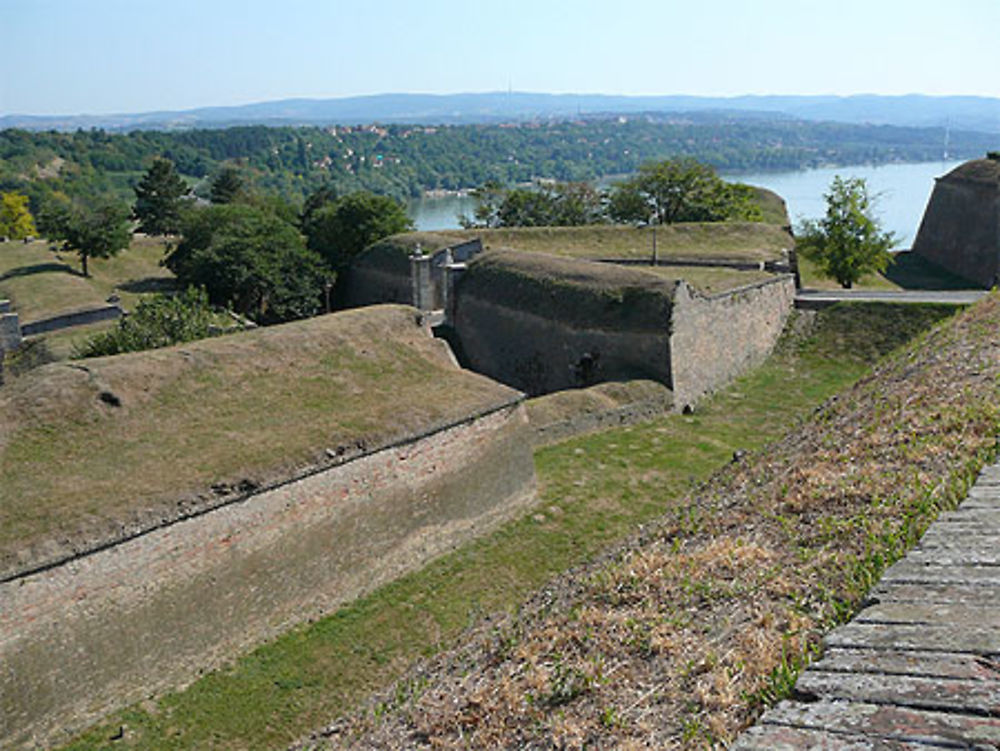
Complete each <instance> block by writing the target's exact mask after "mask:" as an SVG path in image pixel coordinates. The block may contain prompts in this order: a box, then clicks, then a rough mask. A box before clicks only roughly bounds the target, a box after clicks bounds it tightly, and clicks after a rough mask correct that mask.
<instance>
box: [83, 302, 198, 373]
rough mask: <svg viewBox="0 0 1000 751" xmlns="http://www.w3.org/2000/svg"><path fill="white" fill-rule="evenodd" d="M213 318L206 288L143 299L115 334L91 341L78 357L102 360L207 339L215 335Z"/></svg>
mask: <svg viewBox="0 0 1000 751" xmlns="http://www.w3.org/2000/svg"><path fill="white" fill-rule="evenodd" d="M212 318H213V313H212V308H211V307H210V306H209V304H208V293H207V292H205V290H204V289H197V288H195V287H188V288H187V289H186V290H185V291H184V292H182V293H180V294H178V295H163V294H161V295H154V296H153V297H150V298H148V299H146V300H142V301H141V302H140V303H139V305H138V306H137V307H136V309H135V311H134V312H133V313H131V314H130V315H128V316H127V317H125V318H122V319H121V320H120V321H119V322H118V324H117V325H116V326H115V328H113V329H112V330H111V331H106V332H104V333H102V334H98V335H97V336H95V337H93V338H91V339H90V340H88V341H87V343H86V344H84V345H83V346H82V347H80V348H79V349H78V350H77V352H76V356H77V357H102V356H104V355H117V354H120V353H122V352H139V351H142V350H146V349H156V348H157V347H169V346H170V345H171V344H180V343H181V342H190V341H193V340H195V339H204V338H206V337H209V336H211V335H212V334H213V333H214V332H213V329H212Z"/></svg>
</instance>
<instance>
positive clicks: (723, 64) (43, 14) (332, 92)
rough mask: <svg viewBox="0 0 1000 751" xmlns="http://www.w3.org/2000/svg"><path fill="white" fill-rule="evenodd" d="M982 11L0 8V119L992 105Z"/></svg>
mask: <svg viewBox="0 0 1000 751" xmlns="http://www.w3.org/2000/svg"><path fill="white" fill-rule="evenodd" d="M998 30H1000V0H950V1H949V2H941V0H933V2H932V1H930V0H823V1H822V2H821V1H818V0H700V1H698V0H682V1H681V2H677V1H675V0H559V1H558V2H555V1H550V0H501V1H499V2H498V1H497V0H0V39H2V40H3V41H2V46H0V59H2V69H0V115H9V114H33V115H71V114H110V113H131V112H147V111H155V110H178V109H190V108H195V107H202V106H213V105H233V104H246V103H251V102H260V101H267V100H274V99H286V98H292V97H311V98H328V97H346V96H355V95H365V94H379V93H397V92H419V93H436V94H447V93H459V92H484V91H506V90H508V89H513V90H514V91H531V92H547V93H600V94H696V95H706V96H731V95H732V96H735V95H740V94H839V95H849V94H858V93H874V94H908V93H922V94H938V95H946V94H948V95H957V94H963V95H980V96H993V97H1000V75H997V72H998V71H1000V43H998V41H997V40H998V36H997V35H998Z"/></svg>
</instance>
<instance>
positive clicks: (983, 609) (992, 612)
mask: <svg viewBox="0 0 1000 751" xmlns="http://www.w3.org/2000/svg"><path fill="white" fill-rule="evenodd" d="M854 622H855V623H912V624H915V625H930V626H948V625H954V626H960V627H966V626H967V627H970V628H977V627H985V628H989V627H994V628H997V629H1000V603H997V604H989V605H981V604H979V603H978V602H975V603H948V604H945V603H929V604H928V603H922V602H914V603H904V602H879V603H876V604H875V605H872V606H870V607H867V608H865V609H864V610H863V611H861V612H860V613H858V614H857V616H855V618H854Z"/></svg>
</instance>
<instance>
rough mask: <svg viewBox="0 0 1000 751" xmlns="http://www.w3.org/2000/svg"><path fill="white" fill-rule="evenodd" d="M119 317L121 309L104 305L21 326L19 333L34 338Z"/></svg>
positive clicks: (116, 306)
mask: <svg viewBox="0 0 1000 751" xmlns="http://www.w3.org/2000/svg"><path fill="white" fill-rule="evenodd" d="M121 317H122V309H121V307H119V306H118V305H105V306H104V307H101V308H91V309H90V310H77V311H74V312H72V313H63V314H61V315H57V316H52V317H51V318H43V319H41V320H38V321H31V322H30V323H25V324H24V325H22V326H21V333H22V334H23V335H24V336H34V335H35V334H43V333H45V332H47V331H58V330H60V329H68V328H72V327H73V326H86V325H87V324H90V323H98V322H100V321H114V320H117V319H118V318H121Z"/></svg>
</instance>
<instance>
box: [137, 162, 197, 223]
mask: <svg viewBox="0 0 1000 751" xmlns="http://www.w3.org/2000/svg"><path fill="white" fill-rule="evenodd" d="M187 192H188V187H187V185H186V184H185V183H184V180H183V179H182V178H181V176H180V175H178V174H177V172H176V170H174V163H173V162H171V161H170V160H169V159H160V158H157V159H154V160H153V164H152V165H150V167H149V170H147V172H146V174H145V175H143V178H142V180H140V181H139V184H138V185H137V186H135V199H136V200H135V206H134V207H133V209H132V216H133V217H134V218H135V219H138V220H139V230H140V231H141V232H145V233H146V234H147V235H173V234H176V233H177V232H178V231H180V223H181V206H182V198H183V196H184V195H186V194H187Z"/></svg>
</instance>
